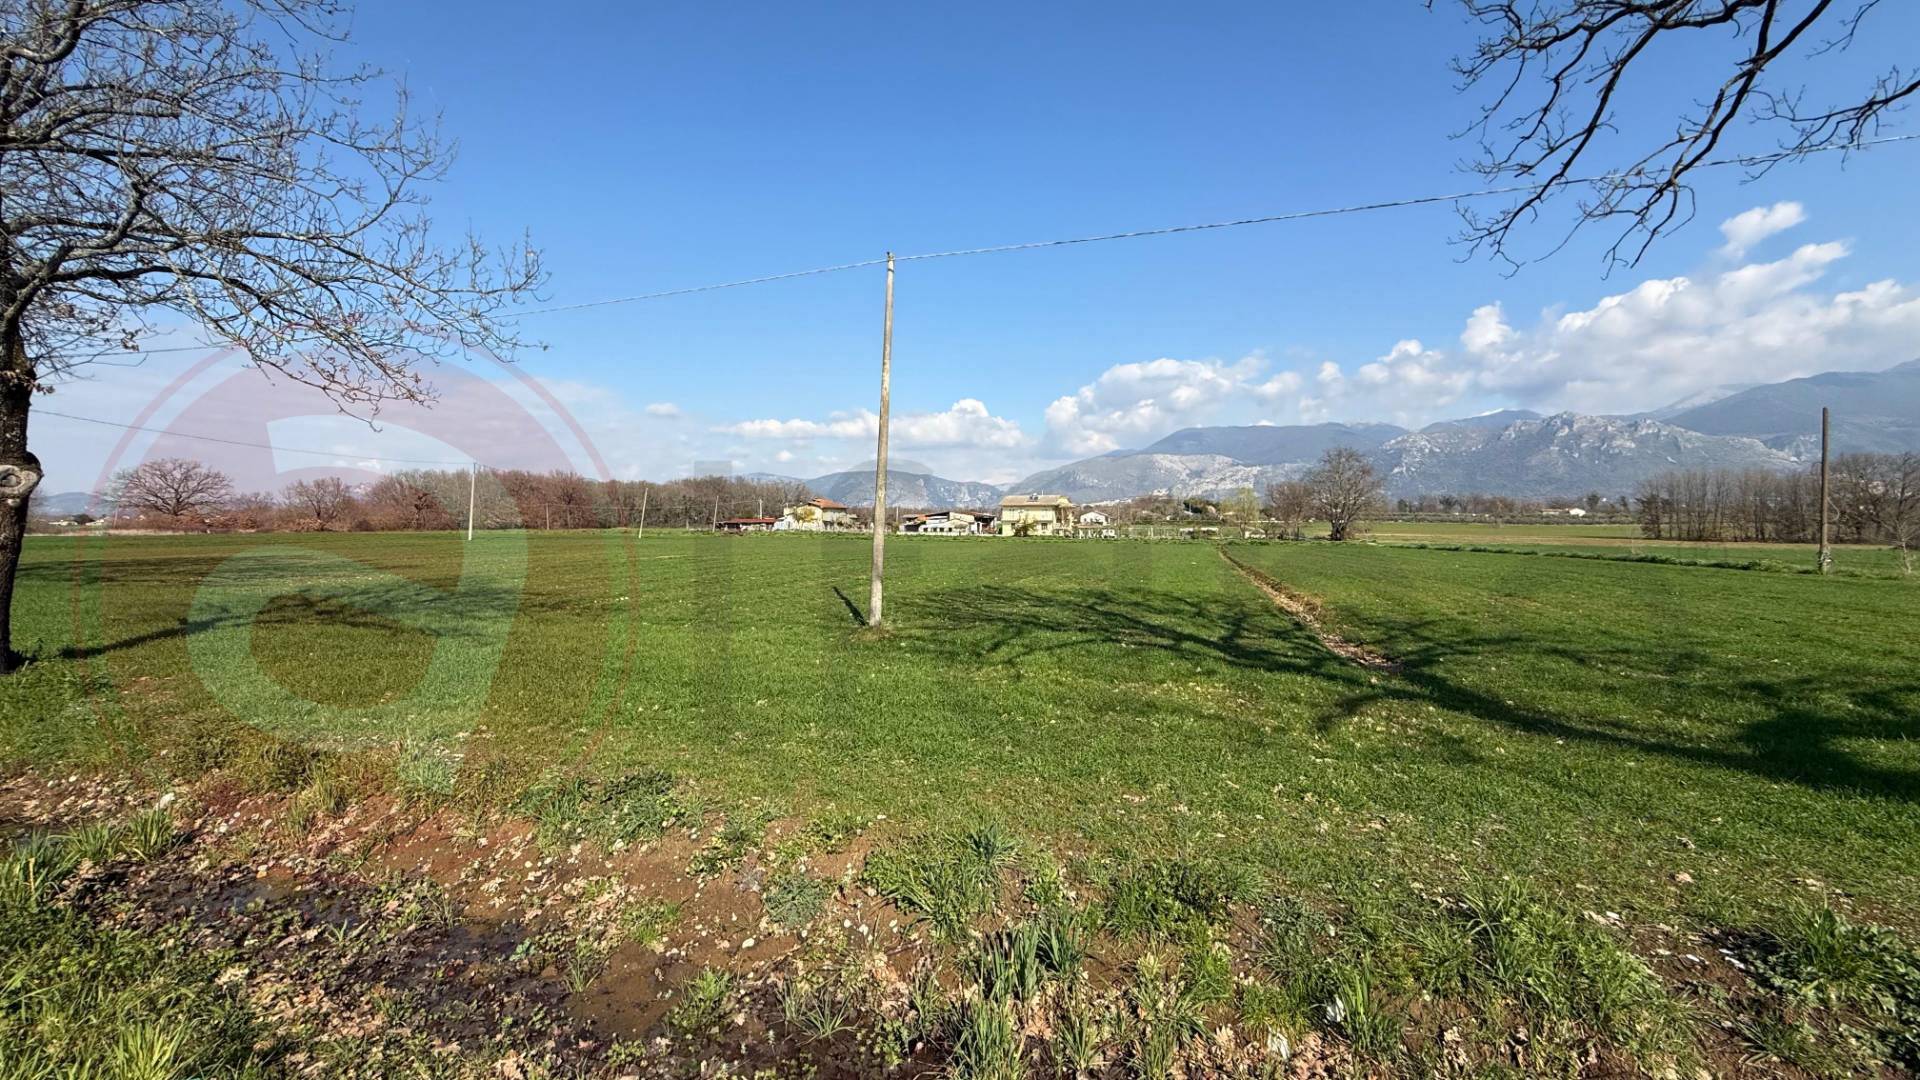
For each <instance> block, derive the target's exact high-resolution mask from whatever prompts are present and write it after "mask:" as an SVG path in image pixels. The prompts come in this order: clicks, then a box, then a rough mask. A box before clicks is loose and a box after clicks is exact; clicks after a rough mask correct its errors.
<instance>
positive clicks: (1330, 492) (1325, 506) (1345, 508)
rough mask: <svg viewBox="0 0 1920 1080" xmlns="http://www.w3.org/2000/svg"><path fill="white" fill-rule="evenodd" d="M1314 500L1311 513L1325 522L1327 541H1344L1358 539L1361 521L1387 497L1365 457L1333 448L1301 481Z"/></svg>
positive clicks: (1354, 451) (1378, 477)
mask: <svg viewBox="0 0 1920 1080" xmlns="http://www.w3.org/2000/svg"><path fill="white" fill-rule="evenodd" d="M1302 482H1304V483H1305V484H1306V487H1307V490H1308V491H1309V492H1310V493H1311V494H1312V496H1313V512H1314V514H1315V515H1317V516H1319V517H1323V518H1325V519H1326V520H1327V538H1328V539H1329V540H1345V539H1347V538H1349V537H1351V536H1355V535H1358V533H1359V524H1360V521H1361V519H1363V518H1365V517H1367V516H1368V515H1370V514H1373V513H1375V512H1377V511H1378V509H1379V507H1380V504H1381V501H1382V500H1383V499H1384V498H1385V497H1386V493H1385V485H1384V484H1382V483H1381V480H1380V475H1379V474H1378V473H1376V472H1374V471H1373V466H1372V465H1371V464H1370V463H1368V461H1367V459H1366V455H1364V454H1362V453H1360V451H1358V450H1355V449H1353V448H1352V447H1347V446H1336V447H1334V448H1333V449H1331V450H1329V451H1327V452H1326V453H1325V454H1324V455H1322V456H1321V458H1320V463H1319V464H1317V465H1315V466H1314V467H1313V468H1311V469H1308V470H1307V474H1306V476H1304V477H1302Z"/></svg>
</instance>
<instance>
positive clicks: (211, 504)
mask: <svg viewBox="0 0 1920 1080" xmlns="http://www.w3.org/2000/svg"><path fill="white" fill-rule="evenodd" d="M232 497H233V484H232V482H231V481H229V480H228V479H227V477H226V475H225V474H224V473H221V472H218V471H216V470H214V469H210V468H208V467H207V466H205V465H202V464H200V463H199V462H197V461H190V460H188V459H186V458H162V459H160V460H158V461H148V462H143V463H142V464H141V465H139V466H138V467H137V468H132V469H128V470H126V471H124V472H122V473H120V474H119V475H117V476H115V477H114V479H113V490H112V494H111V498H112V500H113V504H114V506H115V507H117V508H118V509H119V510H120V511H121V512H122V513H124V512H126V511H128V510H132V511H136V512H138V513H142V514H158V515H160V516H162V517H170V518H184V517H191V516H193V515H196V514H211V513H213V512H214V511H216V510H219V509H221V508H223V507H225V506H226V504H227V501H228V500H229V499H231V498H232Z"/></svg>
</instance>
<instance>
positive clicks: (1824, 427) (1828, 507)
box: [1820, 405, 1833, 574]
mask: <svg viewBox="0 0 1920 1080" xmlns="http://www.w3.org/2000/svg"><path fill="white" fill-rule="evenodd" d="M1828 413H1829V410H1828V409H1827V408H1826V406H1824V405H1823V406H1821V408H1820V572H1821V573H1823V574H1826V573H1831V572H1832V570H1833V541H1832V540H1831V539H1830V538H1829V537H1828V534H1827V532H1828V529H1829V528H1830V527H1831V525H1832V521H1833V504H1832V502H1830V501H1829V496H1828V495H1827V432H1828Z"/></svg>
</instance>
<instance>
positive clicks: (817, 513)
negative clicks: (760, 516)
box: [775, 499, 859, 532]
mask: <svg viewBox="0 0 1920 1080" xmlns="http://www.w3.org/2000/svg"><path fill="white" fill-rule="evenodd" d="M775 527H776V528H779V529H782V530H786V529H797V530H799V531H801V532H844V531H846V530H848V529H856V528H859V524H858V523H857V522H855V521H854V520H853V511H852V510H850V509H848V508H847V506H846V504H845V503H837V502H834V501H833V500H832V499H808V500H807V501H806V502H803V503H801V504H800V505H798V506H789V507H787V508H785V509H783V510H781V511H780V520H779V522H778V523H777V524H776V525H775Z"/></svg>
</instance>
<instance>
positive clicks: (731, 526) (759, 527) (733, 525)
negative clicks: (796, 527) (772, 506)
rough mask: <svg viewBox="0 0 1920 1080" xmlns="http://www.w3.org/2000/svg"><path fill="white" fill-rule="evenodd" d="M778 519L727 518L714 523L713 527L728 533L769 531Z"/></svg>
mask: <svg viewBox="0 0 1920 1080" xmlns="http://www.w3.org/2000/svg"><path fill="white" fill-rule="evenodd" d="M778 520H779V519H778V518H770V517H738V518H727V519H725V520H723V521H720V522H718V523H716V524H715V525H714V529H715V530H717V531H719V532H728V533H745V532H769V531H771V530H772V529H773V526H774V523H775V522H776V521H778Z"/></svg>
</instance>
